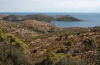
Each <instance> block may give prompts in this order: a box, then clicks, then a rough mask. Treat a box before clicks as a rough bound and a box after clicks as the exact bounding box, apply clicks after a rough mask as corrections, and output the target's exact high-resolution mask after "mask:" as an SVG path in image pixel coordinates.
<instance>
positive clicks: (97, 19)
mask: <svg viewBox="0 0 100 65" xmlns="http://www.w3.org/2000/svg"><path fill="white" fill-rule="evenodd" d="M0 14H8V15H12V14H15V15H21V16H25V15H31V14H46V15H49V16H55V15H71V16H73V17H76V18H79V19H81V20H83V21H51V23H52V24H54V25H56V26H58V27H60V28H68V27H85V28H88V27H95V26H100V13H44V12H42V13H38V12H0Z"/></svg>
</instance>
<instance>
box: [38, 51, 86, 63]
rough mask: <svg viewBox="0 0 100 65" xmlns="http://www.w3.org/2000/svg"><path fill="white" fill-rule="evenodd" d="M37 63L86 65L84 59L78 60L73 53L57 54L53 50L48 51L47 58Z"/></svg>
mask: <svg viewBox="0 0 100 65" xmlns="http://www.w3.org/2000/svg"><path fill="white" fill-rule="evenodd" d="M36 65H86V64H85V63H84V62H83V61H81V60H79V61H76V60H75V59H74V58H73V57H72V56H71V55H65V54H63V53H58V54H55V53H53V52H50V53H48V55H47V56H46V58H45V59H44V60H43V61H42V62H40V63H37V64H36Z"/></svg>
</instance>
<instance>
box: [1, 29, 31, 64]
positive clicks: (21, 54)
mask: <svg viewBox="0 0 100 65" xmlns="http://www.w3.org/2000/svg"><path fill="white" fill-rule="evenodd" d="M28 54H29V51H28V46H27V45H26V44H25V43H23V42H22V41H21V40H20V39H18V38H17V37H15V36H14V35H13V34H9V33H3V32H2V30H0V65H31V63H30V61H29V58H28Z"/></svg>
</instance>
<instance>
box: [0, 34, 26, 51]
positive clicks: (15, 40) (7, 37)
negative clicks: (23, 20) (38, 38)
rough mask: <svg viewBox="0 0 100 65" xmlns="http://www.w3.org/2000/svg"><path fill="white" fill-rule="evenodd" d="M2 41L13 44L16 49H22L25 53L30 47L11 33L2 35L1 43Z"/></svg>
mask: <svg viewBox="0 0 100 65" xmlns="http://www.w3.org/2000/svg"><path fill="white" fill-rule="evenodd" d="M2 41H7V42H9V43H12V44H13V45H14V46H16V47H21V48H22V49H23V50H24V51H25V52H27V50H26V49H27V48H28V46H27V45H26V44H25V43H23V42H22V41H21V40H20V39H18V38H17V37H15V36H14V35H13V34H10V33H5V34H4V33H3V32H2V34H1V35H0V42H2Z"/></svg>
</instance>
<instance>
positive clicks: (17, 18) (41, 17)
mask: <svg viewBox="0 0 100 65" xmlns="http://www.w3.org/2000/svg"><path fill="white" fill-rule="evenodd" d="M3 20H7V21H14V22H19V21H26V20H37V21H46V22H50V21H52V20H57V21H82V20H81V19H78V18H75V17H73V16H71V15H56V16H48V15H45V14H33V15H25V16H20V15H6V16H3Z"/></svg>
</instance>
